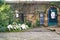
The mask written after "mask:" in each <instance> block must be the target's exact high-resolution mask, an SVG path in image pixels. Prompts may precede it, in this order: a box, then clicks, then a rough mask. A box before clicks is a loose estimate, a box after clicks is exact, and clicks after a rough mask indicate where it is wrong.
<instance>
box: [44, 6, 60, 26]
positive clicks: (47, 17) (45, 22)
mask: <svg viewBox="0 0 60 40" xmlns="http://www.w3.org/2000/svg"><path fill="white" fill-rule="evenodd" d="M50 7H52V6H50ZM50 7H48V8H47V10H46V15H45V16H46V22H45V23H46V24H47V25H46V26H48V10H49V8H50ZM54 7H55V8H57V15H58V14H59V8H58V7H56V6H54ZM57 20H58V16H57ZM58 21H59V20H58ZM57 24H58V23H57Z"/></svg>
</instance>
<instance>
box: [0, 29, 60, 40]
mask: <svg viewBox="0 0 60 40" xmlns="http://www.w3.org/2000/svg"><path fill="white" fill-rule="evenodd" d="M0 40H60V35H58V34H57V33H55V32H50V31H49V30H47V29H46V28H34V29H30V30H28V31H27V32H10V33H0Z"/></svg>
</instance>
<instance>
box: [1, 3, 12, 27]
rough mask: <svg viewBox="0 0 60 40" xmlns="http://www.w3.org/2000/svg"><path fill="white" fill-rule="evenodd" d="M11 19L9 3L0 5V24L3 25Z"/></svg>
mask: <svg viewBox="0 0 60 40" xmlns="http://www.w3.org/2000/svg"><path fill="white" fill-rule="evenodd" d="M12 21H13V11H12V10H11V8H10V5H6V4H2V5H1V6H0V25H1V26H3V27H5V26H7V25H8V24H9V23H11V22H12Z"/></svg>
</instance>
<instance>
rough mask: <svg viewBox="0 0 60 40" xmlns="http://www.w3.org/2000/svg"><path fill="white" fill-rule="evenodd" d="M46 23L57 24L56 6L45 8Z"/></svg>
mask: <svg viewBox="0 0 60 40" xmlns="http://www.w3.org/2000/svg"><path fill="white" fill-rule="evenodd" d="M47 25H48V26H57V25H58V8H57V7H55V6H51V7H49V8H48V9H47Z"/></svg>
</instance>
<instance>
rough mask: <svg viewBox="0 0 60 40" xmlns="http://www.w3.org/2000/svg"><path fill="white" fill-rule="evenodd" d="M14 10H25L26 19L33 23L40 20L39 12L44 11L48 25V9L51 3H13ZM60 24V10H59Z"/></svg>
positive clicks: (59, 19)
mask: <svg viewBox="0 0 60 40" xmlns="http://www.w3.org/2000/svg"><path fill="white" fill-rule="evenodd" d="M11 6H12V8H13V9H14V10H16V9H18V10H19V12H21V11H22V12H24V15H25V17H24V18H25V19H26V20H29V21H32V24H35V23H36V19H38V20H39V18H40V17H39V13H40V12H44V25H45V26H48V18H47V14H48V13H47V11H48V8H49V7H50V6H51V5H48V4H11ZM58 25H60V12H59V11H58Z"/></svg>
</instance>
